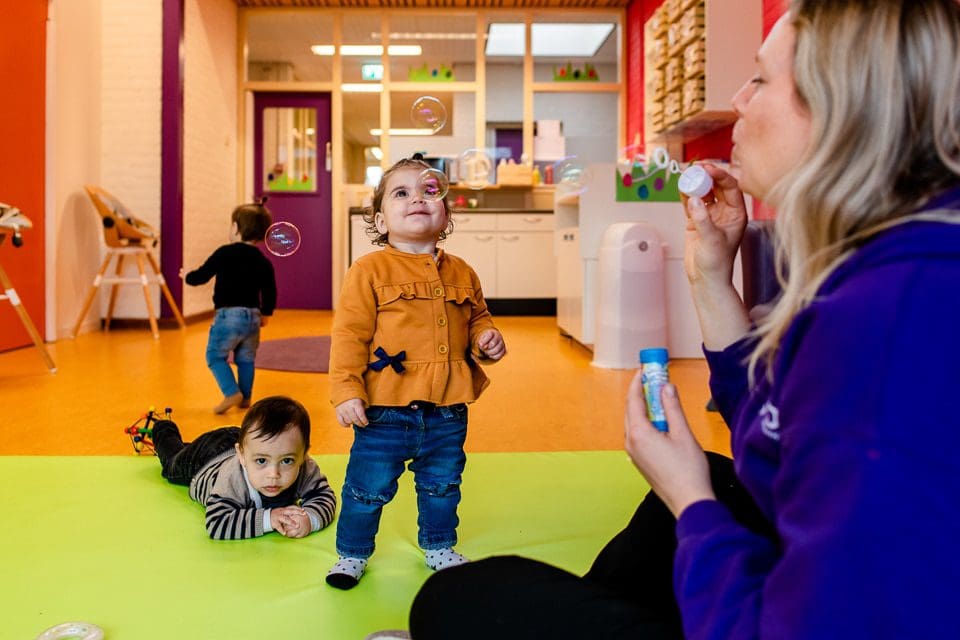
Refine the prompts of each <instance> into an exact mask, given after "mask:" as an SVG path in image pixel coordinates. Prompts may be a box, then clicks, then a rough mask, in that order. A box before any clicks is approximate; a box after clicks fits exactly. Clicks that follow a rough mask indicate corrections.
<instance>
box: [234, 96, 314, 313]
mask: <svg viewBox="0 0 960 640" xmlns="http://www.w3.org/2000/svg"><path fill="white" fill-rule="evenodd" d="M253 105H254V117H255V120H254V132H253V135H254V152H253V171H254V195H255V197H258V198H259V197H260V196H262V195H265V196H267V198H268V200H267V207H268V208H269V209H270V210H271V211H272V212H273V219H274V222H280V221H286V222H290V223H292V224H293V225H295V226H296V227H297V228H298V229H299V230H300V248H299V249H298V250H297V252H296V253H294V254H293V255H290V256H287V257H282V258H281V257H278V256H276V255H273V254H271V253H270V252H269V251H264V253H265V254H266V255H267V257H268V258H270V261H271V262H273V266H274V269H276V273H277V306H278V307H279V308H282V309H331V308H332V304H331V278H332V275H331V274H332V265H333V262H332V256H331V240H330V235H331V226H332V225H331V221H332V218H331V216H332V211H331V207H332V202H333V200H332V198H331V194H330V189H331V181H330V171H329V169H328V164H327V163H328V162H330V161H331V160H332V159H331V158H330V157H329V147H330V94H328V93H255V94H254V99H253Z"/></svg>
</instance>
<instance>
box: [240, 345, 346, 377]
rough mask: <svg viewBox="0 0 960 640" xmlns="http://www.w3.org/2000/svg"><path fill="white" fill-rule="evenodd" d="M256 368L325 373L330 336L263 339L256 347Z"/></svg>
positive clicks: (327, 364) (328, 364) (328, 355)
mask: <svg viewBox="0 0 960 640" xmlns="http://www.w3.org/2000/svg"><path fill="white" fill-rule="evenodd" d="M256 366H257V369H273V370H274V371H306V372H309V373H326V372H327V371H328V370H329V368H330V336H302V337H297V338H281V339H279V340H264V341H262V342H261V343H260V348H259V349H257V364H256Z"/></svg>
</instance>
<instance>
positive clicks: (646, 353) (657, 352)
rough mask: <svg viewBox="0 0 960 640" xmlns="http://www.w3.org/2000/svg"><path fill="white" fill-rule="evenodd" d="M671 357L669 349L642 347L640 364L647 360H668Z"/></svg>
mask: <svg viewBox="0 0 960 640" xmlns="http://www.w3.org/2000/svg"><path fill="white" fill-rule="evenodd" d="M669 359H670V356H669V354H668V353H667V350H666V349H664V348H662V347H661V348H658V349H640V364H643V363H645V362H667V361H668V360H669Z"/></svg>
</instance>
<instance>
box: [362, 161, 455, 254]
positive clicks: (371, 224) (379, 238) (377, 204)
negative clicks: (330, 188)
mask: <svg viewBox="0 0 960 640" xmlns="http://www.w3.org/2000/svg"><path fill="white" fill-rule="evenodd" d="M431 168H432V167H431V166H430V165H429V164H427V163H426V162H425V161H424V160H423V156H421V155H420V154H419V153H415V154H413V157H412V158H403V159H402V160H399V161H397V162H396V164H394V165H393V166H392V167H390V168H389V169H387V170H386V171H384V172H383V175H382V176H381V177H380V184H378V185H377V188H376V189H374V190H373V203H372V204H371V205H370V208H369V209H367V210H366V211H365V212H364V213H363V222H364V223H365V224H366V227H364V230H365V231H366V232H367V235H368V236H370V237H371V238H372V240H371V242H372V243H373V244H377V245H380V246H383V245H385V244H387V241H388V236H389V234H388V233H380V230H379V229H377V212H378V211H381V209H382V207H383V195H384V192H385V191H386V189H387V178H389V177H390V176H392V175H393V174H394V173H396V172H397V171H400V170H401V169H418V170H420V171H425V170H427V169H431ZM442 200H443V210H444V211H446V212H447V226H446V228H445V229H444V230H443V231H441V232H440V237H439V238H438V240H445V239H446V237H447V236H449V235H450V234H451V233H453V216H452V215H450V201H449V200H448V199H447V195H446V194H444V196H443V198H442Z"/></svg>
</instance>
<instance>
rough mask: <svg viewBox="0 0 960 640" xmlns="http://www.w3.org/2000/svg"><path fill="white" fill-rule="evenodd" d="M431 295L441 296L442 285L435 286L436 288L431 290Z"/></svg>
mask: <svg viewBox="0 0 960 640" xmlns="http://www.w3.org/2000/svg"><path fill="white" fill-rule="evenodd" d="M433 295H435V296H436V297H438V298H439V297H440V296H442V295H443V287H436V288H435V289H434V290H433Z"/></svg>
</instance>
